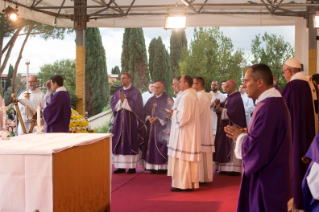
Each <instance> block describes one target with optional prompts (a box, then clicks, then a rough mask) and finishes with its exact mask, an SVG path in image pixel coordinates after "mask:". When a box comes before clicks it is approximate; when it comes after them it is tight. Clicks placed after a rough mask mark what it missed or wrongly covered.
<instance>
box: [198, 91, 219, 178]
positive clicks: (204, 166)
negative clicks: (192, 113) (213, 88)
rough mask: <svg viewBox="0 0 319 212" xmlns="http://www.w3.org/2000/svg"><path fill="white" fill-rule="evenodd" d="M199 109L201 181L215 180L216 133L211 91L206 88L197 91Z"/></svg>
mask: <svg viewBox="0 0 319 212" xmlns="http://www.w3.org/2000/svg"><path fill="white" fill-rule="evenodd" d="M197 96H198V109H199V119H200V131H201V146H202V160H201V161H200V162H199V181H200V182H212V181H213V159H212V158H213V152H214V151H215V147H214V135H213V131H212V128H213V127H212V118H211V114H210V104H211V98H212V94H211V93H206V92H205V91H204V90H202V91H198V92H197Z"/></svg>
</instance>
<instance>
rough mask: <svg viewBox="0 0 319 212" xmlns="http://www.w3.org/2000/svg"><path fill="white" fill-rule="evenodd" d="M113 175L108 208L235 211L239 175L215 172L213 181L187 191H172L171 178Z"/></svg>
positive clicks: (115, 210)
mask: <svg viewBox="0 0 319 212" xmlns="http://www.w3.org/2000/svg"><path fill="white" fill-rule="evenodd" d="M141 170H142V169H141V167H139V168H138V169H137V173H136V174H131V175H129V174H125V173H124V174H113V175H112V197H111V198H112V200H111V211H112V212H120V211H121V212H122V211H132V212H135V211H139V212H142V211H147V212H149V211H150V212H157V211H158V212H168V211H176V212H178V211H183V212H188V211H200V212H204V211H213V212H215V211H220V212H228V211H230V212H233V211H236V207H237V200H238V193H239V187H240V179H241V177H240V176H236V177H231V176H225V175H218V174H215V175H214V179H213V182H212V183H208V184H206V185H203V186H200V188H199V189H195V190H194V191H190V192H171V191H170V189H171V177H168V176H167V175H165V174H163V175H157V174H151V173H150V172H148V171H145V172H144V173H142V171H141Z"/></svg>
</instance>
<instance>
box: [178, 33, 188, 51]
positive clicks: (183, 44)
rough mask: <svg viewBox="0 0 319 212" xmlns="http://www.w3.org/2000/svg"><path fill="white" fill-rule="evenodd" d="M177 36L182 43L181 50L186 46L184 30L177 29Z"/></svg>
mask: <svg viewBox="0 0 319 212" xmlns="http://www.w3.org/2000/svg"><path fill="white" fill-rule="evenodd" d="M178 35H179V38H180V42H181V43H182V48H183V47H185V46H187V39H186V33H185V30H184V29H179V30H178Z"/></svg>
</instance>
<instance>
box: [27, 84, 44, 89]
mask: <svg viewBox="0 0 319 212" xmlns="http://www.w3.org/2000/svg"><path fill="white" fill-rule="evenodd" d="M40 87H42V85H41V84H39V85H36V86H33V87H32V88H28V89H33V88H40Z"/></svg>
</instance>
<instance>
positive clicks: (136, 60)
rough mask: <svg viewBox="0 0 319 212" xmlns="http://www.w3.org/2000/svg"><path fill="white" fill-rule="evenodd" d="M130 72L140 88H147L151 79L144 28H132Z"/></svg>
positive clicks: (133, 81)
mask: <svg viewBox="0 0 319 212" xmlns="http://www.w3.org/2000/svg"><path fill="white" fill-rule="evenodd" d="M129 54H130V60H129V73H130V74H131V75H132V78H133V79H132V83H133V84H134V85H135V86H136V87H137V88H139V89H146V88H147V87H148V83H149V81H150V77H149V70H148V64H147V53H146V46H145V39H144V33H143V29H142V28H132V29H131V31H130V39H129Z"/></svg>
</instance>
